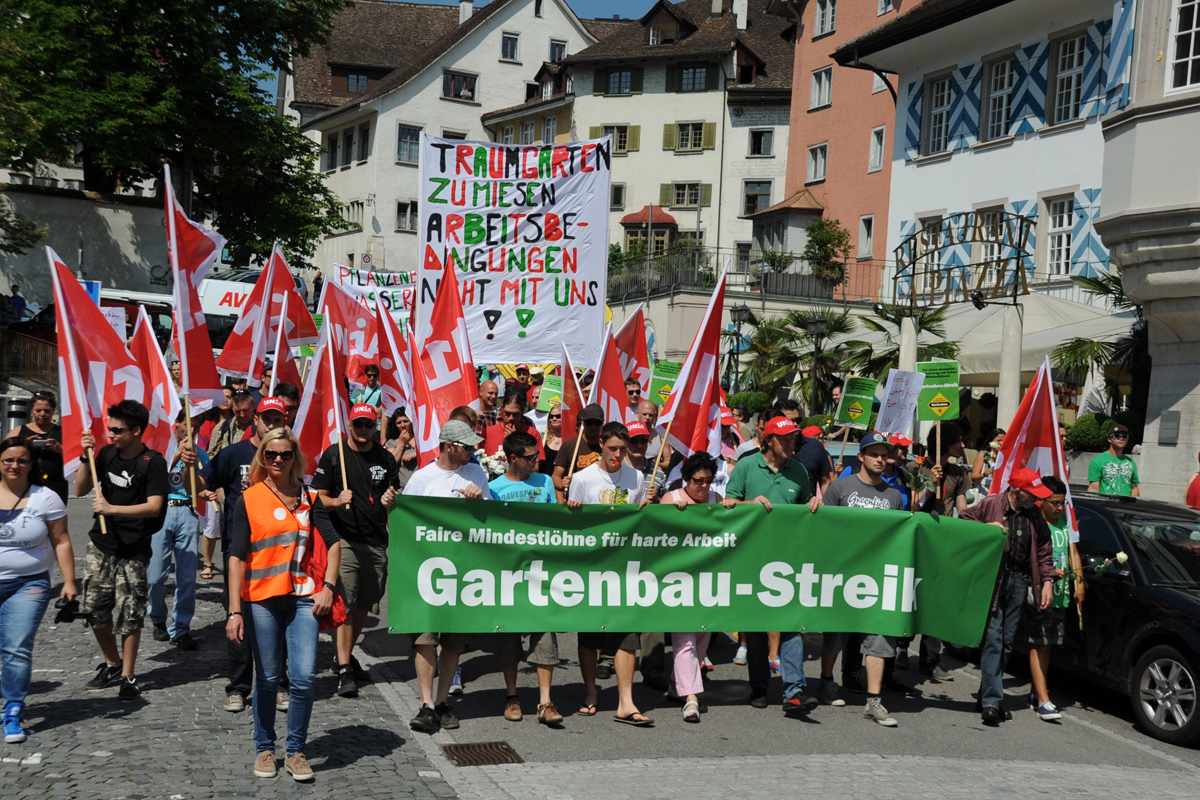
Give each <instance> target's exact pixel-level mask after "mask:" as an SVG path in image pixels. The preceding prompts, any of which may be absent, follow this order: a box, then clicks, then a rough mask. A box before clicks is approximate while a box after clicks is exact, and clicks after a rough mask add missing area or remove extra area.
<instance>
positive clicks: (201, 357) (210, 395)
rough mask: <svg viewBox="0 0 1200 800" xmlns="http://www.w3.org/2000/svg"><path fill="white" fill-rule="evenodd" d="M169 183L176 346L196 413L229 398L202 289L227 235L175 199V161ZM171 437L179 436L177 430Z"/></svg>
mask: <svg viewBox="0 0 1200 800" xmlns="http://www.w3.org/2000/svg"><path fill="white" fill-rule="evenodd" d="M163 187H164V192H163V195H164V200H165V204H166V210H165V213H166V219H167V251H168V253H169V255H170V258H171V275H172V276H173V278H174V287H173V289H172V294H173V295H174V296H175V312H174V320H175V322H174V328H175V330H174V333H173V338H174V340H175V352H176V353H177V354H178V355H179V368H180V373H181V375H180V378H181V381H180V382H181V384H182V387H183V396H184V397H186V398H187V399H188V404H189V405H190V406H191V412H190V413H192V414H193V415H194V414H199V413H201V412H203V411H206V410H208V409H209V408H211V407H212V406H213V405H220V404H221V403H224V402H225V393H224V392H223V391H222V389H221V378H220V376H218V375H217V366H216V361H215V359H214V358H213V349H212V339H211V338H209V335H208V322H207V321H206V320H205V318H204V311H203V310H202V309H201V307H200V297H199V295H198V293H197V292H198V290H199V288H200V282H201V281H202V280H204V277H205V276H206V275H207V274H208V272H209V270H211V269H212V267H213V264H215V263H216V261H217V258H218V257H219V256H220V255H221V249H222V248H223V247H224V246H225V237H224V236H222V235H221V234H219V233H217V232H216V231H213V230H209V229H208V228H206V227H204V226H203V225H198V224H196V223H195V222H192V221H191V220H190V219H188V218H187V215H186V214H184V213H183V206H181V205H179V201H178V200H176V199H175V187H174V185H173V184H172V183H171V167H170V165H168V164H164V165H163ZM181 334H182V335H181ZM156 347H157V345H156ZM174 419H175V418H174V417H172V418H171V421H172V422H174ZM171 441H172V442H174V436H172V438H171ZM155 449H158V448H155Z"/></svg>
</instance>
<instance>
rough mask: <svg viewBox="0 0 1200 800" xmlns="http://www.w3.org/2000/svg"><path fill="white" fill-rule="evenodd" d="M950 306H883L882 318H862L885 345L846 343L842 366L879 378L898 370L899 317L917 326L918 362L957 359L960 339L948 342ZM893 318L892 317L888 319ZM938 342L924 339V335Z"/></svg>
mask: <svg viewBox="0 0 1200 800" xmlns="http://www.w3.org/2000/svg"><path fill="white" fill-rule="evenodd" d="M949 310H950V307H949V306H940V307H938V308H913V307H912V306H887V305H885V306H884V314H883V315H882V317H883V318H882V319H877V318H875V317H863V318H862V324H863V326H864V327H866V328H867V330H870V331H874V332H875V333H882V334H883V336H884V340H883V343H882V344H872V343H871V342H867V341H862V340H855V341H850V342H843V343H842V346H843V347H844V348H845V349H846V356H845V358H844V359H843V361H842V366H843V369H846V370H849V371H851V372H853V373H854V374H855V375H862V376H864V377H868V378H874V379H876V380H884V379H885V378H887V374H888V370H892V369H897V368H898V367H899V364H900V319H901V318H902V317H912V318H913V321H914V322H915V323H916V326H917V361H932V360H933V359H934V358H954V357H956V356H957V355H958V350H959V344H958V342H947V341H945V338H946V313H947V312H948V311H949ZM889 317H890V319H889ZM922 333H925V334H929V336H930V337H931V338H933V339H936V340H937V341H933V342H930V341H926V342H924V343H922V342H921V334H922Z"/></svg>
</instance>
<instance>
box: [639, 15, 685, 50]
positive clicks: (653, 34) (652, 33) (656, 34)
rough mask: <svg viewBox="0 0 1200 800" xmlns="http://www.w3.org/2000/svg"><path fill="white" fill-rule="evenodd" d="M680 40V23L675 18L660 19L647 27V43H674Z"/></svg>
mask: <svg viewBox="0 0 1200 800" xmlns="http://www.w3.org/2000/svg"><path fill="white" fill-rule="evenodd" d="M678 40H679V24H678V23H677V22H675V21H673V20H660V21H658V22H652V23H650V26H649V27H648V28H646V44H648V45H659V44H674V43H675V42H676V41H678Z"/></svg>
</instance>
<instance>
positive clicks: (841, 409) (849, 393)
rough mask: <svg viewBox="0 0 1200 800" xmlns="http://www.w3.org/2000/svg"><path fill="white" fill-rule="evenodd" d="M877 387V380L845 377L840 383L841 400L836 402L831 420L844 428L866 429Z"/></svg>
mask: <svg viewBox="0 0 1200 800" xmlns="http://www.w3.org/2000/svg"><path fill="white" fill-rule="evenodd" d="M878 388H879V382H878V381H873V380H871V379H870V378H847V379H846V382H845V383H844V384H843V385H842V400H841V402H840V403H838V407H837V415H836V416H835V417H834V420H833V421H834V422H836V423H837V424H839V425H841V426H842V427H844V428H855V429H857V430H860V431H864V430H866V429H867V420H869V419H870V418H871V408H872V406H874V404H875V391H876V389H878ZM881 430H882V429H881Z"/></svg>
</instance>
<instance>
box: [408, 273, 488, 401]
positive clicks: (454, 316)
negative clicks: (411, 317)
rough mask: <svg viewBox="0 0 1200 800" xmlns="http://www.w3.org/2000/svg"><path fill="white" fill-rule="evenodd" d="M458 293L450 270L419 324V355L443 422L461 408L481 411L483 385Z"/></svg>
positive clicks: (443, 277) (456, 278)
mask: <svg viewBox="0 0 1200 800" xmlns="http://www.w3.org/2000/svg"><path fill="white" fill-rule="evenodd" d="M458 291H459V290H458V276H457V275H456V273H455V271H454V269H453V268H450V269H446V270H445V271H444V272H443V273H442V280H441V282H440V283H438V288H437V295H436V296H435V297H434V299H433V306H432V308H430V310H429V314H428V317H427V318H421V319H419V320H418V324H417V338H416V342H417V346H418V347H419V350H418V351H417V352H419V353H420V355H421V362H422V364H423V365H424V368H425V378H426V380H427V382H428V385H429V391H430V392H431V393H432V394H433V400H434V403H435V405H436V407H437V410H438V418H439V419H442V420H446V419H448V418H449V417H450V412H451V411H453V410H454V409H456V408H458V407H459V406H471V407H473V408H479V383H478V381H476V379H475V361H474V359H473V358H472V357H471V342H470V340H469V339H468V338H467V323H466V320H464V319H463V307H462V298H461V297H460V296H459V293H458ZM414 372H415V370H414Z"/></svg>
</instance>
